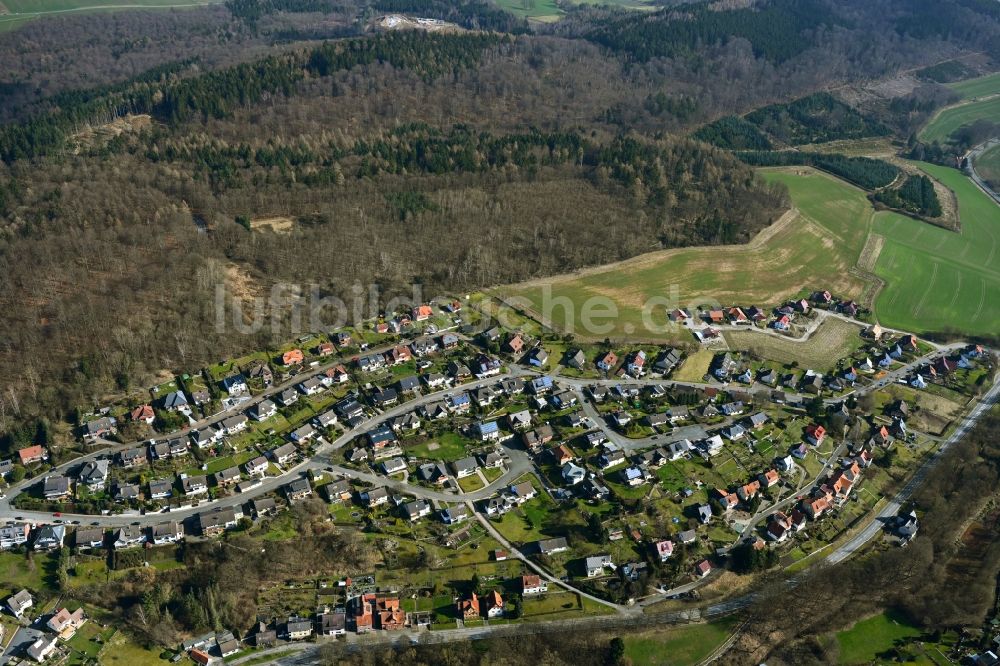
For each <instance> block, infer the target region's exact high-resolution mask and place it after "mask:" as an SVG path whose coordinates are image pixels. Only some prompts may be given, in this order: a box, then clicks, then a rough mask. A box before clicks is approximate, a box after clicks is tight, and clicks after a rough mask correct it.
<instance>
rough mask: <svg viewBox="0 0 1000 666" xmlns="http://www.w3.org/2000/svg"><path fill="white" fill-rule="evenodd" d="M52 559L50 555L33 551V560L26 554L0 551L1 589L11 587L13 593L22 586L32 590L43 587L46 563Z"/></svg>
mask: <svg viewBox="0 0 1000 666" xmlns="http://www.w3.org/2000/svg"><path fill="white" fill-rule="evenodd" d="M50 560H51V557H50V556H49V555H39V554H38V553H33V554H32V557H31V560H28V558H27V556H25V555H19V554H16V553H0V589H3V588H7V589H10V591H11V593H13V592H17V591H18V590H19V589H21V588H22V587H26V588H28V589H30V590H40V589H42V588H43V587H44V584H43V580H42V579H43V577H44V576H45V574H46V564H47V563H49V561H50Z"/></svg>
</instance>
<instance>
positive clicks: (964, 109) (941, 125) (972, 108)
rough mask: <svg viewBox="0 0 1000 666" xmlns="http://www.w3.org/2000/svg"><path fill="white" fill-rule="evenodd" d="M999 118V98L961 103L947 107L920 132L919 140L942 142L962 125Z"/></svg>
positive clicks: (999, 90)
mask: <svg viewBox="0 0 1000 666" xmlns="http://www.w3.org/2000/svg"><path fill="white" fill-rule="evenodd" d="M994 92H997V93H1000V79H997V89H996V90H995V91H994ZM997 118H1000V97H991V98H987V99H982V100H979V101H977V102H963V103H961V104H959V105H957V106H952V107H948V108H947V109H945V110H943V111H942V112H941V113H939V114H938V115H936V116H934V118H933V119H932V120H931V122H929V123H927V125H925V126H924V128H923V129H922V130H920V134H919V136H920V140H921V141H926V142H928V143H930V142H932V141H938V142H944V141H946V140H947V139H948V137H949V136H951V133H952V132H954V131H955V130H957V129H958V128H959V127H962V126H964V125H971V124H972V123H974V122H975V121H977V120H980V119H986V120H993V121H996V119H997Z"/></svg>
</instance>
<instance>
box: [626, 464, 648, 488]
mask: <svg viewBox="0 0 1000 666" xmlns="http://www.w3.org/2000/svg"><path fill="white" fill-rule="evenodd" d="M621 478H622V482H623V483H624V484H625V485H626V486H631V487H635V486H641V485H642V484H644V483H646V477H645V475H644V474H643V473H642V470H641V469H639V468H638V467H627V468H625V469H623V470H622V471H621Z"/></svg>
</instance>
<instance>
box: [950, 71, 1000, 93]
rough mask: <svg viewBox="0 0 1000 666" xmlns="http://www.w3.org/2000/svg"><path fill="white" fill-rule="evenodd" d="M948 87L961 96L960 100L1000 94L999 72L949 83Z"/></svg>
mask: <svg viewBox="0 0 1000 666" xmlns="http://www.w3.org/2000/svg"><path fill="white" fill-rule="evenodd" d="M948 87H949V88H951V89H952V90H954V91H955V92H957V93H958V94H959V95H961V96H962V99H972V98H973V97H982V96H983V95H989V94H992V93H997V92H1000V72H994V73H993V74H987V75H986V76H980V77H978V78H975V79H968V80H967V81H956V82H955V83H949V84H948Z"/></svg>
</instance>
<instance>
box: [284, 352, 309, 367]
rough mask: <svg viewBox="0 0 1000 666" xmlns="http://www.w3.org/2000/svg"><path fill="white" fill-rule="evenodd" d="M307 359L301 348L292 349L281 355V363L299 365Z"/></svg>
mask: <svg viewBox="0 0 1000 666" xmlns="http://www.w3.org/2000/svg"><path fill="white" fill-rule="evenodd" d="M304 360H305V355H304V354H303V353H302V350H301V349H290V350H288V351H286V352H285V353H283V354H282V355H281V365H284V366H289V365H299V364H300V363H302V361H304Z"/></svg>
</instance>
